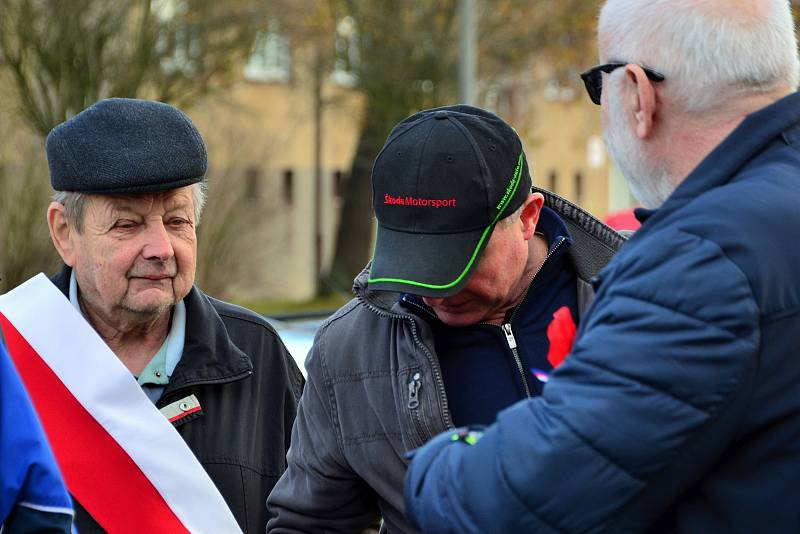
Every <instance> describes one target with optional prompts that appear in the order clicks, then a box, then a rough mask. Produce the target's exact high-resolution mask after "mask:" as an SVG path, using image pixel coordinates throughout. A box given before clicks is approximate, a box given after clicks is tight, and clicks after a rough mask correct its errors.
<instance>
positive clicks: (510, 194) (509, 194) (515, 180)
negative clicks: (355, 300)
mask: <svg viewBox="0 0 800 534" xmlns="http://www.w3.org/2000/svg"><path fill="white" fill-rule="evenodd" d="M524 163H525V154H524V153H520V155H519V159H518V160H517V167H516V168H515V169H514V176H513V177H512V178H511V183H510V184H508V188H507V189H506V194H505V196H504V197H503V201H502V202H501V203H500V205H499V206H498V207H497V215H495V217H494V220H493V221H492V222H491V223H490V224H489V226H487V227H486V228H485V229H484V231H483V234H482V235H481V238H480V240H479V241H478V244H477V245H475V250H473V251H472V256H471V257H470V259H469V263H467V266H466V267H464V270H463V271H461V274H460V275H458V278H456V279H455V280H453V281H452V282H450V283H448V284H426V283H425V282H417V281H415V280H405V279H403V278H370V279H368V280H367V282H369V283H370V284H377V283H380V282H394V283H400V284H407V285H411V286H417V287H424V288H427V289H450V288H451V287H454V286H456V285H458V284H459V283H460V282H461V281H462V280H463V279H464V277H465V276H467V273H468V272H469V270H470V268H472V264H473V263H475V260H476V259H477V257H478V251H480V250H481V246H483V242H484V241H485V240H486V238H487V237H488V236H489V233H490V232H491V231H492V228H494V225H495V224H497V221H499V220H500V219H501V218H502V215H503V212H505V209H506V208H507V207H508V204H509V203H510V202H511V199H513V198H514V195H515V194H516V193H517V189H518V188H519V183H520V181H521V179H522V169H523V167H524Z"/></svg>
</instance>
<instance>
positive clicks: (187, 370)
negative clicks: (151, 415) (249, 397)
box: [52, 265, 253, 397]
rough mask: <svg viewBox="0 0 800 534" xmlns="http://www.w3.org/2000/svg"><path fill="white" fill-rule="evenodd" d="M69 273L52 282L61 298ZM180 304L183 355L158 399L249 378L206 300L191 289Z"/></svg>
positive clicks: (243, 358)
mask: <svg viewBox="0 0 800 534" xmlns="http://www.w3.org/2000/svg"><path fill="white" fill-rule="evenodd" d="M71 272H72V269H71V268H70V267H68V266H66V265H65V266H64V268H63V269H62V270H61V272H60V273H58V274H57V275H56V276H54V277H53V278H52V282H53V283H54V284H55V286H56V287H57V288H58V289H59V290H60V291H61V292H62V293H64V295H68V294H69V279H70V274H71ZM183 302H184V304H186V337H185V341H184V346H183V355H182V356H181V360H180V362H178V366H177V367H176V368H175V371H174V372H173V373H172V376H171V377H170V381H169V385H168V386H167V390H166V391H165V392H164V395H163V396H162V397H164V396H166V394H167V393H169V392H172V391H175V390H176V389H179V388H182V387H187V386H192V385H197V384H212V383H213V384H223V383H226V382H233V381H235V380H239V379H241V378H243V377H245V376H249V375H250V374H252V372H253V362H252V360H251V359H250V357H249V356H248V355H247V354H245V353H244V352H242V350H241V349H239V348H238V347H237V346H236V345H234V343H233V342H232V341H231V339H230V337H229V336H228V331H227V328H225V324H224V323H223V321H222V318H221V317H220V316H219V314H218V313H217V311H216V310H215V309H214V306H213V305H212V303H211V301H210V299H209V297H208V296H207V295H205V294H204V293H203V292H202V291H200V289H198V288H197V286H192V289H191V291H189V294H188V295H186V297H185V298H184V299H183ZM187 355H188V356H187Z"/></svg>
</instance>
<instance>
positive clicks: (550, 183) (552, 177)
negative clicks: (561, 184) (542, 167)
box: [547, 171, 558, 193]
mask: <svg viewBox="0 0 800 534" xmlns="http://www.w3.org/2000/svg"><path fill="white" fill-rule="evenodd" d="M557 187H558V173H557V172H556V171H550V173H549V174H548V175H547V190H548V191H550V192H552V193H556V192H557V191H556V188H557Z"/></svg>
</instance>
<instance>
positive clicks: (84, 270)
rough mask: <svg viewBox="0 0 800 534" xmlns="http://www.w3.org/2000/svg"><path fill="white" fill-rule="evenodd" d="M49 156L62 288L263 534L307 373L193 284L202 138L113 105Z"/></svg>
mask: <svg viewBox="0 0 800 534" xmlns="http://www.w3.org/2000/svg"><path fill="white" fill-rule="evenodd" d="M47 157H48V162H49V166H50V175H51V181H52V185H53V188H54V189H55V190H56V193H55V196H54V199H55V200H54V202H52V203H51V204H50V206H49V208H48V210H47V222H48V224H49V227H50V233H51V236H52V240H53V244H54V245H55V248H56V250H57V251H58V253H59V254H60V256H61V258H62V259H63V261H64V263H65V266H64V268H63V270H62V271H61V273H60V274H59V275H57V276H56V277H55V278H53V283H54V284H55V285H56V286H57V287H58V288H59V289H60V290H61V291H62V292H63V293H64V294H65V295H66V296H67V297H68V298H69V300H70V301H71V302H72V305H73V306H74V307H75V308H77V309H78V310H79V311H80V313H81V314H82V315H83V317H84V318H85V319H86V321H88V322H89V324H90V325H91V326H92V327H93V328H94V330H95V331H96V332H97V333H98V334H99V335H100V337H101V338H102V339H103V340H104V341H105V343H106V344H107V345H108V347H110V348H111V350H112V351H113V353H114V354H115V355H116V356H117V357H118V358H119V360H120V361H121V362H122V363H123V364H124V365H125V367H126V368H127V369H128V370H129V371H130V373H131V374H132V375H133V377H135V379H136V380H137V381H138V384H139V385H140V386H141V389H142V390H143V391H144V393H145V394H146V395H147V397H149V399H150V400H151V401H152V402H153V403H155V405H156V407H158V408H159V409H160V410H161V412H162V413H163V414H164V416H165V417H166V418H167V419H169V421H170V422H172V425H173V426H174V429H175V431H177V432H178V433H179V434H180V436H181V437H182V438H183V440H184V441H185V442H186V444H188V446H189V448H190V449H191V451H192V452H193V453H194V455H195V456H196V458H197V460H198V461H199V462H200V464H201V465H202V466H203V468H204V469H205V471H206V472H207V473H208V475H209V477H210V479H211V480H212V481H213V483H214V485H215V486H216V488H217V489H218V490H219V492H220V493H221V494H222V496H223V497H224V501H225V503H227V506H228V507H229V509H230V511H231V512H232V513H233V517H235V519H236V522H238V525H239V527H240V528H241V529H242V530H244V531H245V532H247V531H250V532H263V531H264V529H265V528H266V523H267V519H268V518H267V508H266V498H267V495H268V494H269V492H270V490H271V489H272V487H273V485H274V484H275V482H276V481H277V480H278V478H279V477H280V475H281V473H282V472H283V470H284V469H285V453H286V449H287V447H288V444H289V431H290V430H291V426H292V422H293V420H294V417H295V411H296V403H297V399H298V398H299V395H300V392H301V389H302V385H303V378H302V375H301V374H300V372H299V370H298V369H297V366H296V365H295V364H294V362H293V360H292V358H291V357H290V356H289V354H288V352H287V351H286V349H285V347H284V345H283V343H282V342H281V341H280V339H279V338H278V336H277V334H276V333H275V331H274V330H273V329H272V328H271V327H270V326H269V324H267V323H266V322H265V320H264V319H263V318H262V317H260V316H259V315H257V314H255V313H253V312H251V311H249V310H246V309H243V308H240V307H238V306H234V305H231V304H228V303H225V302H222V301H219V300H216V299H213V298H211V297H209V296H208V295H206V294H205V293H203V292H202V291H201V290H200V289H199V288H198V287H197V286H195V285H193V283H194V277H195V260H196V255H197V235H196V229H197V225H198V223H199V220H200V213H201V211H202V209H203V203H204V179H205V174H206V166H207V163H206V150H205V146H204V144H203V140H202V138H201V137H200V134H199V132H198V131H197V129H196V128H195V126H194V125H193V124H192V122H191V120H190V119H189V118H188V117H187V116H186V115H185V114H184V113H182V112H181V111H179V110H178V109H176V108H174V107H172V106H169V105H166V104H163V103H159V102H150V101H144V100H129V99H116V98H115V99H108V100H103V101H100V102H98V103H96V104H95V105H93V106H91V107H89V108H88V109H86V110H84V111H83V112H81V113H79V114H78V115H76V116H75V117H73V118H71V119H70V120H68V121H66V122H64V123H63V124H60V125H58V126H57V127H55V128H54V129H53V131H52V132H51V133H50V135H49V136H48V137H47ZM74 365H76V366H81V365H82V364H81V361H75V362H74ZM145 405H146V403H145ZM131 417H135V415H131ZM167 430H169V431H171V429H170V428H169V427H167ZM154 448H155V446H154ZM152 452H153V454H155V455H158V454H159V453H160V451H159V450H153V451H152ZM201 472H202V471H201ZM67 482H68V485H70V484H69V480H68V481H67ZM73 497H75V493H74V492H73ZM131 499H132V500H133V501H135V500H136V499H137V496H136V495H131ZM76 500H77V498H76ZM76 509H77V514H76V520H77V525H78V528H79V530H80V532H81V533H83V534H85V533H87V532H94V531H100V530H101V529H104V530H108V528H107V527H106V526H105V525H102V524H100V523H101V521H99V520H98V516H103V517H104V516H105V514H106V512H107V510H100V509H98V510H96V511H93V510H92V509H91V506H89V505H88V503H83V502H76ZM147 513H148V512H147V511H146V510H144V509H142V510H141V514H147Z"/></svg>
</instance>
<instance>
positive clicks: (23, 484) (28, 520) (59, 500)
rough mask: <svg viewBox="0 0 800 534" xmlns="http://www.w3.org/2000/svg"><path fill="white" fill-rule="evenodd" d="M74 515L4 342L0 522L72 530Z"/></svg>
mask: <svg viewBox="0 0 800 534" xmlns="http://www.w3.org/2000/svg"><path fill="white" fill-rule="evenodd" d="M72 514H73V511H72V501H71V499H70V497H69V494H68V493H67V489H66V486H65V485H64V482H63V480H62V478H61V474H60V472H59V469H58V466H57V465H56V461H55V458H54V457H53V453H52V451H51V450H50V446H49V444H48V443H47V439H46V438H45V435H44V431H43V430H42V427H41V424H40V423H39V420H38V418H37V416H36V413H35V412H34V409H33V405H32V404H31V401H30V399H29V398H28V395H27V392H26V391H25V388H24V386H23V385H22V381H21V380H20V378H19V376H18V375H17V372H16V369H15V368H14V366H13V363H12V362H11V358H10V357H9V355H8V353H7V352H6V349H5V347H4V346H3V345H2V343H0V525H2V526H3V529H5V531H8V532H70V527H71V524H72Z"/></svg>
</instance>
